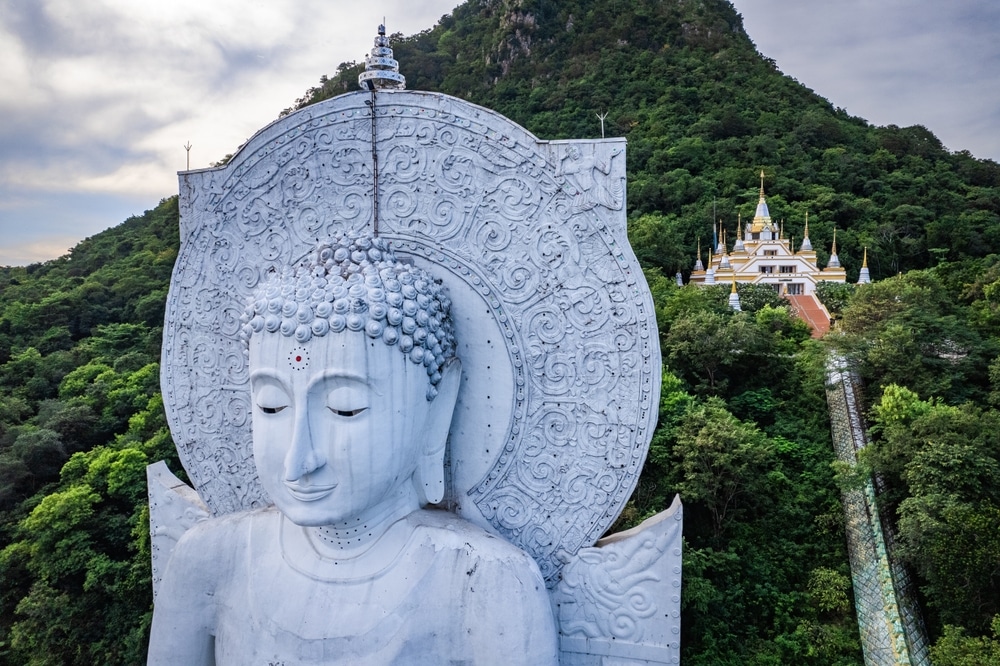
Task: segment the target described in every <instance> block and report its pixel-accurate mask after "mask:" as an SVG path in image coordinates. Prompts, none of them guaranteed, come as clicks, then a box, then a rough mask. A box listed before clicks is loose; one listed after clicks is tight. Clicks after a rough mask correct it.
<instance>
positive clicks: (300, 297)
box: [240, 233, 455, 400]
mask: <svg viewBox="0 0 1000 666" xmlns="http://www.w3.org/2000/svg"><path fill="white" fill-rule="evenodd" d="M241 321H242V323H243V327H242V332H241V334H240V337H241V338H242V340H243V341H244V343H245V344H247V345H249V342H250V337H251V336H252V335H253V334H254V333H260V332H262V331H264V332H267V333H280V334H281V335H284V336H286V337H294V338H295V340H296V341H298V342H301V343H304V342H308V341H309V340H310V339H311V338H312V337H313V336H314V335H315V336H324V335H326V334H327V333H329V332H331V331H332V332H333V333H340V332H341V331H344V330H348V331H358V332H362V331H363V332H364V334H365V335H367V336H368V337H370V338H373V339H380V340H382V342H384V343H385V344H387V345H389V346H390V347H396V348H397V349H399V351H400V352H402V353H403V354H404V355H405V356H406V357H407V358H408V359H410V361H412V362H413V363H416V364H418V365H423V366H424V367H425V368H426V369H427V376H428V379H429V381H430V386H429V387H428V389H427V400H433V399H434V397H435V396H436V395H437V384H438V382H439V381H441V368H442V367H443V366H444V364H445V363H447V362H448V361H449V360H450V359H452V358H454V357H455V336H454V333H453V327H452V322H451V299H449V298H448V290H447V289H446V288H445V287H444V286H443V285H442V284H441V283H440V282H439V281H438V280H435V279H434V278H433V277H432V276H431V275H430V274H429V273H428V272H427V271H425V270H423V269H421V268H418V267H417V266H414V265H412V264H406V263H403V262H401V261H400V260H399V259H397V258H396V255H395V253H394V252H393V251H392V248H391V247H390V246H389V242H388V241H387V240H385V239H383V238H371V237H369V236H363V235H351V234H345V233H339V234H338V235H337V236H336V237H335V238H333V239H331V240H330V241H329V242H326V243H322V244H320V245H319V246H317V247H316V249H315V250H314V251H313V252H312V253H311V254H310V255H309V257H307V258H306V259H304V260H303V261H302V262H301V263H300V264H299V265H298V266H294V267H290V268H286V269H285V270H284V271H282V272H281V273H272V274H271V275H270V276H269V277H268V278H266V279H265V280H264V282H263V283H262V284H261V285H260V286H259V287H258V288H257V290H256V291H255V292H254V294H253V295H252V296H250V298H249V299H248V300H247V306H246V309H245V310H244V313H243V316H242V317H241Z"/></svg>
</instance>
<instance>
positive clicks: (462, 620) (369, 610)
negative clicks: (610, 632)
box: [149, 236, 558, 666]
mask: <svg viewBox="0 0 1000 666" xmlns="http://www.w3.org/2000/svg"><path fill="white" fill-rule="evenodd" d="M449 305H450V303H449V300H448V296H447V294H446V292H445V290H444V288H443V287H441V286H440V284H438V283H437V282H435V281H434V279H433V278H432V277H431V276H430V275H428V274H427V273H426V272H425V271H423V270H421V269H419V268H417V267H414V266H412V265H408V264H403V263H401V262H399V261H398V260H397V259H396V258H395V256H394V255H393V253H392V251H391V249H390V248H389V246H388V243H387V242H385V241H384V240H382V239H371V238H366V237H358V238H355V237H351V236H340V237H338V238H337V239H335V240H333V241H332V242H331V243H330V244H329V245H324V246H321V247H320V248H318V249H317V250H316V252H315V253H314V254H313V255H312V256H311V257H310V258H309V259H308V260H307V261H305V262H303V264H302V265H300V266H298V267H297V268H295V269H294V270H291V271H288V272H287V273H285V274H283V275H276V276H272V278H271V279H270V280H268V281H266V282H265V283H264V284H263V286H262V287H261V288H260V289H259V290H258V291H257V294H256V297H255V298H254V299H252V302H251V303H250V304H249V305H248V308H247V312H246V316H245V318H244V320H245V325H244V327H243V336H244V338H245V339H246V341H247V344H248V352H249V364H250V366H249V367H250V373H251V375H250V377H251V387H252V403H253V416H252V419H253V420H252V423H253V452H254V459H255V462H256V466H257V470H258V473H259V475H260V480H261V483H262V485H263V487H264V488H265V490H266V491H267V493H268V494H269V495H270V497H271V499H272V501H273V502H274V506H273V507H269V508H267V509H262V510H257V511H252V512H245V513H238V514H232V515H228V516H224V517H220V518H214V519H209V520H206V521H203V522H201V523H199V524H197V525H196V526H195V527H193V528H192V529H190V530H188V531H187V532H186V533H185V535H184V537H182V539H181V540H180V541H179V542H178V543H177V546H176V548H175V550H174V551H173V554H172V556H171V558H170V561H169V563H168V565H167V569H166V573H165V575H164V579H163V583H162V586H161V587H160V589H159V592H158V595H157V599H156V606H155V612H154V615H153V626H152V633H151V637H150V647H149V663H150V664H179V665H184V666H191V665H194V664H236V665H239V666H247V665H250V664H262V665H269V664H275V665H277V664H280V665H281V666H293V665H296V664H352V665H355V664H501V663H502V664H532V665H539V664H556V663H558V652H557V644H556V629H555V624H554V620H553V615H552V609H551V606H550V602H549V596H548V593H547V591H546V588H545V584H544V582H543V579H542V576H541V575H540V573H539V571H538V567H537V565H536V564H535V562H534V560H532V558H531V557H530V556H528V555H527V554H525V553H524V552H522V551H521V550H519V549H518V548H516V547H515V546H513V545H511V544H509V543H508V542H506V541H504V540H503V539H500V538H497V537H494V536H492V535H490V534H488V533H487V532H485V531H483V530H481V529H480V528H478V527H476V526H474V525H472V524H471V523H469V522H467V521H464V520H462V519H460V518H458V517H456V516H455V515H453V514H451V513H448V512H447V511H444V510H440V509H432V508H425V507H426V505H427V504H434V503H436V502H439V501H440V500H441V498H442V495H443V492H444V468H443V464H444V454H445V443H446V440H447V437H448V430H449V427H450V423H451V418H452V411H453V409H454V407H455V403H456V399H457V395H458V391H459V384H460V380H461V364H460V362H459V359H458V358H457V357H456V356H455V342H454V338H453V334H452V326H451V321H450V317H449Z"/></svg>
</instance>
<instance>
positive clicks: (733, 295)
mask: <svg viewBox="0 0 1000 666" xmlns="http://www.w3.org/2000/svg"><path fill="white" fill-rule="evenodd" d="M729 307H730V308H732V309H733V310H734V311H735V312H740V311H742V310H743V307H742V306H741V305H740V295H739V294H738V293H737V292H736V274H735V273H734V274H733V288H732V289H730V290H729Z"/></svg>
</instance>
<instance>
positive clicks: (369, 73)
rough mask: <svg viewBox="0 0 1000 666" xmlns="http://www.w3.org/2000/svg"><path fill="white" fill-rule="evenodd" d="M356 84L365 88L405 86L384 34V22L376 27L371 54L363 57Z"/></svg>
mask: <svg viewBox="0 0 1000 666" xmlns="http://www.w3.org/2000/svg"><path fill="white" fill-rule="evenodd" d="M384 20H385V19H383V21H384ZM358 85H359V86H361V87H362V88H364V89H365V90H402V89H404V88H406V77H405V76H403V75H402V74H400V73H399V62H397V61H396V60H394V59H393V57H392V48H390V47H389V38H388V37H386V36H385V23H384V22H383V23H382V24H381V25H379V27H378V37H376V38H375V47H374V48H373V49H372V50H371V55H369V56H368V57H366V58H365V71H363V72H361V74H359V75H358Z"/></svg>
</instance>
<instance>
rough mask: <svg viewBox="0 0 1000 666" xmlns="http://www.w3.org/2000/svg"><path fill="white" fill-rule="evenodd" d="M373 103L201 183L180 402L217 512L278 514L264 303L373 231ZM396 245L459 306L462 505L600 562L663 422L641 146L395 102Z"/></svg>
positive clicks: (457, 500) (457, 483)
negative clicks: (287, 275) (253, 365)
mask: <svg viewBox="0 0 1000 666" xmlns="http://www.w3.org/2000/svg"><path fill="white" fill-rule="evenodd" d="M368 101H370V97H369V95H368V94H366V93H355V94H348V95H344V96H342V97H337V98H334V99H331V100H328V101H326V102H323V103H320V104H317V105H314V106H310V107H307V108H305V109H303V110H301V111H299V112H297V113H294V114H291V115H289V116H287V117H285V118H283V119H281V120H279V121H277V122H276V123H274V124H272V125H270V126H268V127H267V128H265V129H263V130H262V131H261V132H259V133H258V134H257V135H256V136H254V137H253V138H252V139H251V140H250V141H249V142H248V143H247V145H246V146H245V147H244V148H243V149H242V150H241V151H240V152H239V153H238V154H237V155H236V156H235V157H234V158H233V159H232V161H231V162H230V163H229V164H228V165H226V166H225V167H223V168H219V169H212V170H205V171H195V172H187V173H184V174H182V175H181V202H180V205H181V226H182V229H181V231H182V247H181V251H180V255H179V257H178V261H177V265H176V268H175V271H174V276H173V281H172V285H171V291H170V295H169V298H168V303H167V317H166V326H165V330H164V348H163V364H162V368H163V370H162V387H163V394H164V401H165V404H166V409H167V415H168V419H169V422H170V426H171V431H172V433H173V436H174V439H175V442H176V443H177V446H178V450H179V453H180V455H181V460H182V462H183V464H184V466H185V469H186V470H187V472H188V475H189V476H190V477H191V479H192V480H193V482H194V484H195V487H196V489H197V490H198V492H199V494H200V495H201V497H202V498H203V499H204V501H205V503H206V504H207V505H208V506H209V507H210V509H211V510H212V512H213V513H214V514H215V515H223V514H226V513H230V512H234V511H240V510H244V509H247V508H256V507H264V506H267V505H268V504H270V500H269V498H268V497H267V494H266V493H265V491H264V490H263V488H262V487H261V485H260V482H259V480H258V478H257V474H256V470H255V469H254V466H253V461H252V456H251V449H250V442H251V438H250V419H249V414H250V399H249V395H250V394H249V377H248V374H247V361H246V358H245V357H244V355H243V351H242V348H241V346H240V341H239V339H238V332H239V327H240V322H239V316H240V313H241V312H242V310H243V305H244V302H245V299H246V297H247V295H248V294H249V293H251V291H252V290H253V289H254V288H255V287H256V286H257V285H258V283H259V282H260V281H261V279H262V277H263V276H264V275H265V274H267V273H268V271H271V270H274V269H277V268H279V267H282V266H287V265H290V264H292V263H293V262H294V261H296V260H297V259H299V258H301V257H303V256H304V255H305V254H307V253H308V252H309V251H310V250H311V248H312V247H313V245H314V244H315V243H316V242H317V241H320V240H323V239H325V238H327V237H330V236H332V235H334V234H335V233H336V232H337V231H338V230H343V229H354V230H360V229H369V230H370V229H371V228H372V226H373V215H372V198H373V188H372V171H373V165H372V157H371V109H370V107H369V106H368V105H367V104H366V102H368ZM377 118H378V137H379V143H378V145H379V182H380V190H379V197H380V210H381V214H380V221H379V235H380V236H382V237H384V238H387V239H390V240H391V241H392V242H393V244H394V246H395V247H396V248H397V251H398V252H399V253H400V254H402V255H404V256H406V257H409V258H411V259H412V260H413V261H414V262H415V263H416V264H418V265H420V266H424V267H432V268H433V271H434V272H435V274H437V275H438V276H439V277H440V278H442V279H443V280H444V281H445V283H446V284H447V285H448V287H449V289H450V290H451V293H452V298H453V300H454V305H453V313H454V318H455V328H456V337H457V339H458V340H459V345H460V349H459V354H458V355H459V357H460V358H461V359H462V362H463V369H464V370H463V379H462V390H461V393H460V399H459V404H458V407H457V408H456V416H455V421H454V423H453V427H452V431H451V439H450V446H449V451H450V455H449V460H448V478H447V493H446V504H447V505H448V506H449V507H450V508H452V509H453V510H454V511H455V512H457V513H458V514H459V515H461V516H463V517H465V518H467V519H468V520H470V521H472V522H473V523H475V524H477V525H480V526H481V527H483V528H484V529H486V530H488V531H490V532H493V533H495V534H498V535H500V536H503V537H504V538H505V539H507V540H508V541H510V542H511V543H513V544H515V545H517V546H518V547H519V548H522V549H523V550H525V551H527V552H528V553H530V554H531V555H532V556H533V557H534V558H535V560H536V561H537V562H538V564H539V567H540V569H541V571H542V574H543V575H544V576H545V578H546V580H547V581H548V584H549V585H550V586H551V585H552V584H554V582H555V581H556V580H557V578H558V572H559V569H560V567H561V566H562V559H561V558H560V557H559V556H558V553H561V552H566V553H575V552H576V551H577V550H578V549H579V548H581V547H583V546H590V545H592V544H593V543H594V542H595V541H596V540H597V538H599V537H600V536H601V534H602V533H603V532H604V531H605V530H606V529H607V528H608V527H609V526H610V525H611V523H612V522H613V521H614V520H615V518H616V517H617V515H618V513H619V512H620V510H621V508H622V506H623V505H624V503H625V502H626V501H627V499H628V497H629V495H630V494H631V492H632V489H633V488H634V486H635V483H636V481H637V479H638V475H639V471H640V469H641V467H642V463H643V460H644V458H645V454H646V449H647V446H648V441H649V438H650V436H651V433H652V429H653V427H654V426H655V423H656V416H657V402H658V393H659V372H660V369H659V368H660V365H659V350H658V342H657V329H656V324H655V320H654V315H653V307H652V300H651V297H650V295H649V292H648V289H647V287H646V285H645V281H644V279H643V277H642V273H641V271H640V269H639V267H638V263H637V262H636V260H635V258H634V255H633V254H632V251H631V249H630V248H629V245H628V242H627V238H626V234H625V209H624V184H625V174H624V169H625V155H624V148H625V142H624V140H623V139H609V140H597V141H572V142H559V141H554V142H544V141H538V140H537V139H536V138H535V137H533V136H532V135H530V134H529V133H528V132H526V131H525V130H524V129H523V128H521V127H518V126H517V125H515V124H513V123H511V122H510V121H509V120H507V119H505V118H503V117H501V116H499V115H497V114H495V113H493V112H490V111H488V110H486V109H483V108H481V107H477V106H474V105H472V104H468V103H466V102H462V101H461V100H457V99H455V98H451V97H447V96H444V95H439V94H432V93H424V92H411V91H391V92H383V93H379V95H378V101H377Z"/></svg>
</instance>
